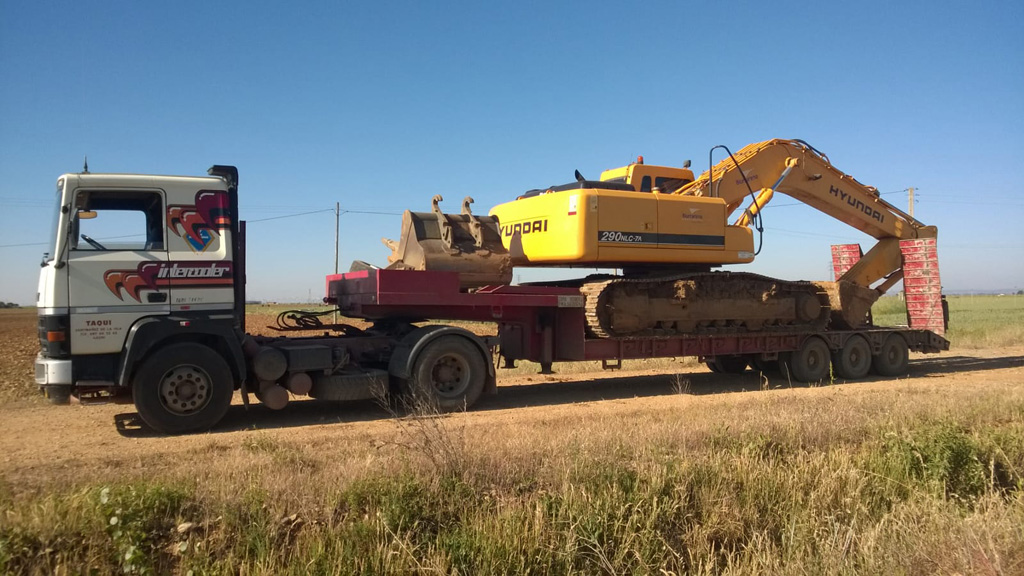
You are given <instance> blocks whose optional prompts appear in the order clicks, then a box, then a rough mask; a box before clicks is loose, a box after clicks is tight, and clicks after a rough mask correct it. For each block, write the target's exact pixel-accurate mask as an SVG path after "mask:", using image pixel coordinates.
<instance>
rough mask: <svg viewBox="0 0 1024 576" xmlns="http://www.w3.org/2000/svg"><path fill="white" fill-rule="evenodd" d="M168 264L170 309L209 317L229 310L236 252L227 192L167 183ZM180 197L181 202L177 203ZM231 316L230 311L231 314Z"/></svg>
mask: <svg viewBox="0 0 1024 576" xmlns="http://www.w3.org/2000/svg"><path fill="white" fill-rule="evenodd" d="M168 193H169V195H170V197H171V198H172V201H171V202H170V204H169V205H168V206H167V227H168V233H169V234H168V237H167V239H168V253H167V254H168V268H167V271H166V273H165V275H166V276H167V283H168V285H169V286H170V290H171V311H172V312H174V313H176V314H177V313H186V314H187V313H197V314H200V315H204V316H207V317H209V316H210V315H213V316H218V315H223V314H225V313H227V314H231V313H232V311H233V306H234V300H235V299H234V278H235V269H234V261H233V258H234V254H233V253H232V238H231V233H232V222H233V220H234V217H235V215H234V214H232V212H231V202H230V198H229V193H228V192H227V191H225V190H212V189H200V190H198V191H197V190H196V189H195V188H185V187H182V188H181V189H180V190H179V189H177V188H174V187H169V188H168ZM179 202H180V203H179ZM229 317H230V316H229Z"/></svg>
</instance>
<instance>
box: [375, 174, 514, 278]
mask: <svg viewBox="0 0 1024 576" xmlns="http://www.w3.org/2000/svg"><path fill="white" fill-rule="evenodd" d="M442 200H443V198H442V197H441V195H440V194H437V195H435V196H434V197H433V198H432V200H431V211H430V212H412V211H409V210H406V211H405V213H404V214H403V215H402V235H401V237H400V238H399V240H398V241H397V242H396V241H394V240H389V239H383V242H384V245H385V246H387V247H388V248H389V249H391V255H390V256H388V262H390V263H391V264H390V265H389V266H388V268H391V269H404V270H439V271H450V272H458V273H459V283H460V285H461V286H462V288H475V287H480V286H486V285H491V284H508V283H510V282H511V281H512V264H511V261H510V258H509V255H508V250H506V249H505V247H504V245H502V243H501V234H500V232H499V228H498V221H497V219H496V218H494V217H493V216H476V215H474V214H473V213H472V211H471V210H470V207H469V206H470V204H472V203H473V199H472V198H470V197H469V196H467V197H466V198H465V199H464V200H463V201H462V213H461V214H445V213H444V212H442V211H441V207H440V202H441V201H442Z"/></svg>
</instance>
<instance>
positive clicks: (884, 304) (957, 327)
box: [871, 295, 1024, 348]
mask: <svg viewBox="0 0 1024 576" xmlns="http://www.w3.org/2000/svg"><path fill="white" fill-rule="evenodd" d="M946 299H947V301H948V303H949V331H948V332H947V333H946V338H948V339H949V341H950V343H951V345H952V346H954V347H957V348H997V347H1002V346H1014V345H1019V344H1020V343H1021V342H1024V296H1017V295H1007V296H992V295H986V296H948V297H947V298H946ZM871 313H872V316H873V317H874V321H875V324H877V325H879V326H905V325H906V324H907V310H906V305H905V304H904V302H903V301H902V300H900V299H899V298H898V297H896V296H885V297H883V298H881V299H879V301H878V302H876V303H875V305H874V307H872V309H871Z"/></svg>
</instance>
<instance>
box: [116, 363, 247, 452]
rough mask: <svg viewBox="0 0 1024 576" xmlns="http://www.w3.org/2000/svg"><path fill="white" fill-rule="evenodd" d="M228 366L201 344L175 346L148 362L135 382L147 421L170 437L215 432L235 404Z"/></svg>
mask: <svg viewBox="0 0 1024 576" xmlns="http://www.w3.org/2000/svg"><path fill="white" fill-rule="evenodd" d="M233 391H234V386H233V385H232V380H231V369H230V368H229V367H228V365H227V362H225V361H224V359H223V358H222V357H221V356H220V354H217V353H216V352H214V351H213V350H211V349H210V348H208V347H206V346H203V345H201V344H172V345H170V346H167V347H166V348H162V349H160V350H157V351H156V352H155V353H154V354H153V355H152V356H150V357H149V358H147V359H146V360H145V361H143V363H142V365H141V366H140V367H139V370H138V371H137V372H136V373H135V377H134V378H133V379H132V396H133V398H134V400H135V409H136V410H138V411H139V416H140V417H141V418H142V421H143V422H145V423H146V424H148V425H149V426H150V427H151V428H153V429H154V430H156V431H158V432H163V433H165V434H183V433H186V432H200V431H203V430H208V429H210V428H212V427H213V426H214V425H215V424H216V423H217V422H219V421H220V419H221V418H223V417H224V414H225V413H226V412H227V410H228V406H230V405H231V395H232V393H233Z"/></svg>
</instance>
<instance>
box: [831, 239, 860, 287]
mask: <svg viewBox="0 0 1024 576" xmlns="http://www.w3.org/2000/svg"><path fill="white" fill-rule="evenodd" d="M863 255H864V252H863V251H862V250H861V248H860V244H833V245H832V273H833V274H834V276H832V278H833V279H835V280H839V278H840V277H841V276H842V275H843V274H846V271H847V270H849V269H850V268H851V267H853V265H854V264H856V263H857V262H858V261H860V258H861V256H863Z"/></svg>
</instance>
